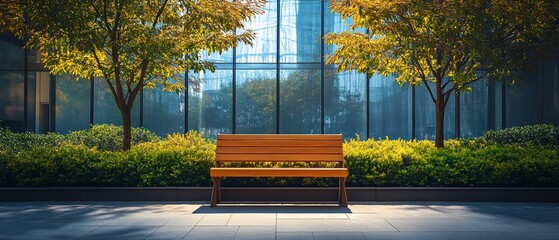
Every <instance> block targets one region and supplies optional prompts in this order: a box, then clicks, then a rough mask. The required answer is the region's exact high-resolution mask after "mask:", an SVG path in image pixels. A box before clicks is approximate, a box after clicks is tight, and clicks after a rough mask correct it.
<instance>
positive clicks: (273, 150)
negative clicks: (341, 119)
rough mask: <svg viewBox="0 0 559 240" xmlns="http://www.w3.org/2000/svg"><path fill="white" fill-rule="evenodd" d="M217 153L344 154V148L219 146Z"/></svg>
mask: <svg viewBox="0 0 559 240" xmlns="http://www.w3.org/2000/svg"><path fill="white" fill-rule="evenodd" d="M216 152H217V154H227V153H245V154H257V153H267V154H293V153H302V154H307V153H314V154H329V153H334V154H342V148H340V147H322V146H320V147H301V146H294V147H248V146H246V147H240V146H239V147H219V148H217V151H216Z"/></svg>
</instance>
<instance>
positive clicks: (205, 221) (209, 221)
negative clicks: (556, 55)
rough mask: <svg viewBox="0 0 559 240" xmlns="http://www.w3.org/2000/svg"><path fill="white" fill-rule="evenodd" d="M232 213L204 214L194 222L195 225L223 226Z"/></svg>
mask: <svg viewBox="0 0 559 240" xmlns="http://www.w3.org/2000/svg"><path fill="white" fill-rule="evenodd" d="M231 215H232V214H223V213H219V214H206V215H204V217H203V218H202V219H201V220H200V221H199V222H198V223H197V224H196V225H197V226H225V225H227V222H229V219H230V218H231Z"/></svg>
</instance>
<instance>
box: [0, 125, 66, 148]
mask: <svg viewBox="0 0 559 240" xmlns="http://www.w3.org/2000/svg"><path fill="white" fill-rule="evenodd" d="M64 139H65V138H64V135H61V134H56V133H47V134H36V133H31V132H23V133H15V132H12V131H10V130H7V129H4V128H0V154H2V153H17V152H20V151H23V150H29V149H31V148H33V147H41V146H43V147H53V146H56V145H58V144H61V143H62V142H64Z"/></svg>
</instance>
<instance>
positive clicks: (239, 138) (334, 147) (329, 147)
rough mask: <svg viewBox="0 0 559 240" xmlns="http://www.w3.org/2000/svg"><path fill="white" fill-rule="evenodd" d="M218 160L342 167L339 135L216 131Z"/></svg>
mask: <svg viewBox="0 0 559 240" xmlns="http://www.w3.org/2000/svg"><path fill="white" fill-rule="evenodd" d="M216 152H217V156H216V166H220V163H221V162H338V163H339V166H340V167H343V161H344V158H343V151H342V135H341V134H320V135H319V134H219V135H218V136H217V150H216Z"/></svg>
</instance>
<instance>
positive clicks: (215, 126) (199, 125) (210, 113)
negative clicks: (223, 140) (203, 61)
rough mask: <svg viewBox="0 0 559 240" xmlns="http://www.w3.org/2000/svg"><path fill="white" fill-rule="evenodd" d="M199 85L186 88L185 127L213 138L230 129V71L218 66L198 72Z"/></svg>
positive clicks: (229, 131) (228, 131) (231, 75)
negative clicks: (208, 70) (186, 117)
mask: <svg viewBox="0 0 559 240" xmlns="http://www.w3.org/2000/svg"><path fill="white" fill-rule="evenodd" d="M196 78H198V79H200V80H201V81H202V82H201V85H200V87H199V88H200V89H195V88H194V87H193V86H192V85H189V88H188V128H189V129H194V130H197V131H200V132H204V135H206V136H208V137H211V138H215V137H216V136H217V134H218V133H231V132H232V131H231V122H232V120H231V110H232V88H231V83H232V79H233V72H232V71H231V70H218V71H215V72H214V73H212V72H206V73H198V74H197V76H196Z"/></svg>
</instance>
